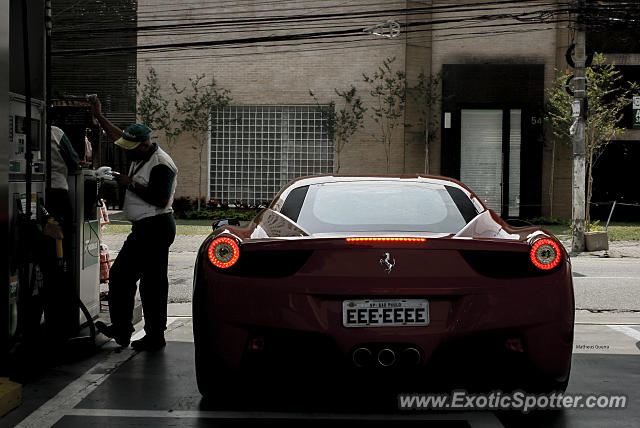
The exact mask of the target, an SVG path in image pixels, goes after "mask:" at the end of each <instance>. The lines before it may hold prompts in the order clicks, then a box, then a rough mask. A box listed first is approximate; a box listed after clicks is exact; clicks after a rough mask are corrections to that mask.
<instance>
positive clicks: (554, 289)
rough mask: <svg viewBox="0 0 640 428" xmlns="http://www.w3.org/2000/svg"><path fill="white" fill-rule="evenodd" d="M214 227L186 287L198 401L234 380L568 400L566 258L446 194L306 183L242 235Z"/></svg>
mask: <svg viewBox="0 0 640 428" xmlns="http://www.w3.org/2000/svg"><path fill="white" fill-rule="evenodd" d="M218 226H219V227H217V228H215V230H214V231H213V233H212V234H211V235H210V236H209V237H208V238H207V239H206V240H205V241H204V242H203V244H202V246H201V248H200V250H199V253H198V258H197V261H196V266H195V275H194V290H193V330H194V339H195V363H196V373H197V381H198V387H199V389H200V392H201V393H202V394H203V395H205V396H207V395H210V394H214V393H216V392H221V390H223V389H224V388H226V387H227V386H229V383H233V382H234V379H237V378H235V376H236V375H237V374H242V373H263V374H265V373H267V374H276V373H279V376H280V378H281V379H285V378H288V379H289V378H295V377H300V376H302V377H304V378H305V381H307V380H308V379H307V378H308V377H309V376H312V375H318V376H320V377H322V378H325V377H326V376H329V375H331V374H338V373H340V375H339V376H342V374H343V373H345V372H346V373H347V375H346V377H345V376H342V379H343V380H342V382H347V380H349V379H355V378H357V377H358V376H360V375H362V376H363V377H366V378H369V379H371V378H372V377H373V378H376V379H384V378H392V379H395V380H396V381H403V380H406V381H409V380H410V381H412V382H414V386H415V383H416V382H417V383H418V386H420V385H421V383H422V382H424V384H425V385H427V384H429V383H431V382H432V381H433V382H435V379H441V380H442V379H444V381H445V382H448V381H452V382H453V380H454V379H461V380H462V381H464V380H469V379H485V378H491V379H493V378H506V379H509V380H512V381H514V383H513V385H515V386H518V387H519V386H520V385H521V382H522V383H525V382H527V385H529V383H528V382H533V383H534V384H535V388H536V390H538V391H560V390H564V389H565V388H566V385H567V382H568V379H569V372H570V367H571V352H572V345H573V321H574V298H573V284H572V279H571V265H570V261H569V257H568V255H567V253H566V251H565V250H564V248H563V247H562V245H561V244H560V242H559V241H558V240H557V239H556V238H555V237H554V236H553V235H552V234H550V233H549V232H547V231H545V230H544V229H540V228H538V227H535V226H531V227H512V226H509V225H508V224H506V223H505V222H504V221H503V220H502V219H500V218H499V217H498V216H497V215H496V214H495V213H494V212H492V211H491V210H488V209H487V208H486V207H485V206H484V205H483V203H482V201H480V200H479V199H478V197H477V196H476V195H475V194H474V193H473V192H471V191H470V190H469V189H468V188H467V187H466V186H464V185H463V184H461V183H459V182H458V181H455V180H452V179H449V178H445V177H435V176H404V175H403V176H334V175H321V176H312V177H305V178H300V179H297V180H294V181H292V182H290V183H289V184H287V185H286V186H285V187H284V188H283V189H282V190H281V191H280V192H279V193H278V194H277V195H276V197H275V198H274V200H273V202H272V203H271V205H270V206H269V207H268V208H266V209H264V210H262V211H261V212H260V213H259V214H258V215H257V216H256V218H255V219H254V220H253V221H251V223H249V225H247V226H246V227H239V226H237V225H236V226H233V225H230V224H226V225H218ZM299 367H302V368H303V369H304V371H303V372H302V371H295V370H296V368H299ZM303 373H304V374H303ZM225 382H227V383H225ZM347 383H348V382H347Z"/></svg>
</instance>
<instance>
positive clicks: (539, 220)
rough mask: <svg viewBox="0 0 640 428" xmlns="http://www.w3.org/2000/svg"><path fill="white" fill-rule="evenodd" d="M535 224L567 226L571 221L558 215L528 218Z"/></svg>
mask: <svg viewBox="0 0 640 428" xmlns="http://www.w3.org/2000/svg"><path fill="white" fill-rule="evenodd" d="M528 221H529V222H530V223H533V224H535V225H560V226H566V225H568V224H569V223H570V220H563V219H561V218H557V217H533V218H530V219H529V220H528Z"/></svg>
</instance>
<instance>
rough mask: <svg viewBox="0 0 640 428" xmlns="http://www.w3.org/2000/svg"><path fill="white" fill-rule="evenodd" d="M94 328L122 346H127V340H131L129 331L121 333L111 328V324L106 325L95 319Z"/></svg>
mask: <svg viewBox="0 0 640 428" xmlns="http://www.w3.org/2000/svg"><path fill="white" fill-rule="evenodd" d="M96 328H97V329H98V331H99V332H100V333H102V334H104V335H105V336H107V337H110V338H112V339H113V340H115V341H116V343H117V344H118V345H120V346H122V347H123V348H126V347H127V346H129V342H130V341H131V333H129V334H122V333H120V332H118V331H116V330H115V329H114V328H113V325H106V324H105V323H103V322H102V321H96Z"/></svg>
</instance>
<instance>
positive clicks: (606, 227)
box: [604, 201, 618, 232]
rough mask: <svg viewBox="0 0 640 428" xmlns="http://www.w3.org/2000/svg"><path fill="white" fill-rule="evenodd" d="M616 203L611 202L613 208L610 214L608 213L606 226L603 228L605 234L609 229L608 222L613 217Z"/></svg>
mask: <svg viewBox="0 0 640 428" xmlns="http://www.w3.org/2000/svg"><path fill="white" fill-rule="evenodd" d="M617 202H618V201H613V206H612V207H611V212H609V218H608V219H607V225H606V226H605V227H604V231H605V232H606V231H607V229H608V228H609V222H610V221H611V216H612V215H613V210H614V209H615V208H616V203H617Z"/></svg>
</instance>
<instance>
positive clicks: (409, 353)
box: [400, 347, 421, 367]
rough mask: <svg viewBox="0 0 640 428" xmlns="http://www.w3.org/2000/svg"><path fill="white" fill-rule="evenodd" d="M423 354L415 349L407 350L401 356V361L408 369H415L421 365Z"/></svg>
mask: <svg viewBox="0 0 640 428" xmlns="http://www.w3.org/2000/svg"><path fill="white" fill-rule="evenodd" d="M420 359H421V354H420V351H418V350H417V349H416V348H414V347H409V348H405V349H404V350H403V351H402V353H401V354H400V361H401V362H402V363H403V364H404V365H405V366H407V367H415V366H417V365H418V364H420Z"/></svg>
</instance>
